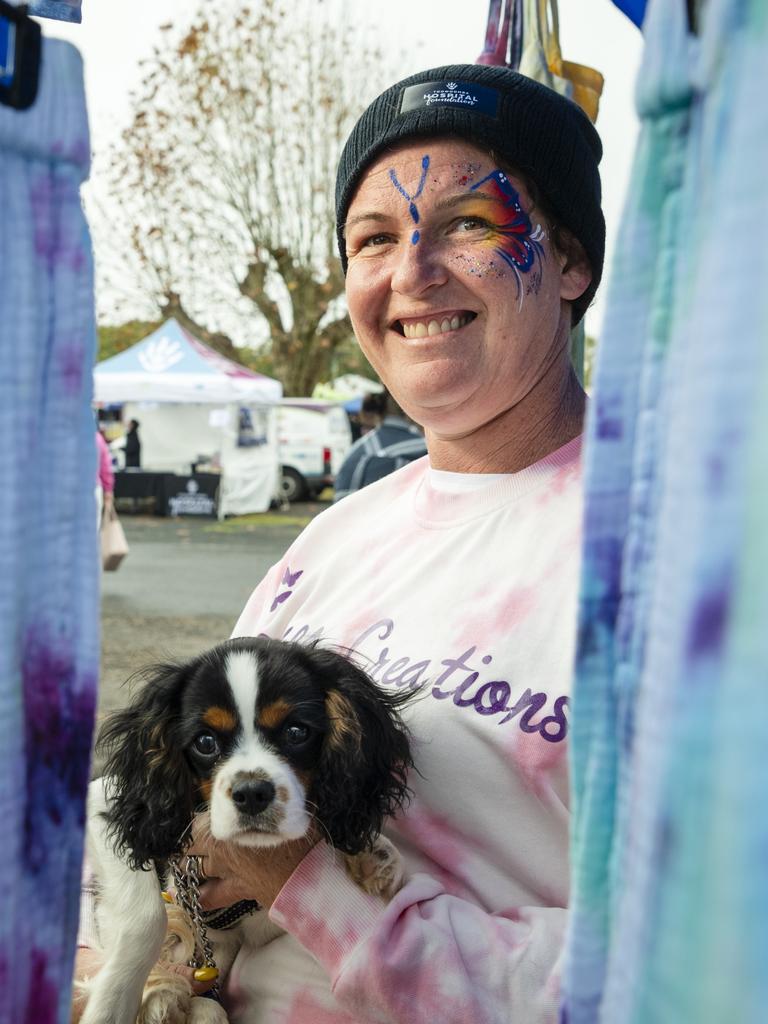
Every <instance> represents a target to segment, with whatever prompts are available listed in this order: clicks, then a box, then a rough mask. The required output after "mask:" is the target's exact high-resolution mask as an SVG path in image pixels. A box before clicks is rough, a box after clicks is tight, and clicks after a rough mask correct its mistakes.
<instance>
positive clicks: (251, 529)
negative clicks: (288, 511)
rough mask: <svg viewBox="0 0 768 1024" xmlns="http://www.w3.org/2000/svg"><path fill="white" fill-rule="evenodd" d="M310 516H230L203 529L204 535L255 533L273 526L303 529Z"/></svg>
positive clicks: (310, 519)
mask: <svg viewBox="0 0 768 1024" xmlns="http://www.w3.org/2000/svg"><path fill="white" fill-rule="evenodd" d="M312 518H313V517H312V516H292V515H285V514H281V513H277V512H257V513H254V514H253V515H248V516H232V518H231V519H225V520H223V522H221V523H213V524H211V525H210V526H205V527H203V532H204V533H255V532H256V531H257V530H268V529H270V528H271V527H274V526H291V527H294V526H298V527H300V528H302V529H303V528H304V527H305V526H307V525H308V524H309V523H311V522H312Z"/></svg>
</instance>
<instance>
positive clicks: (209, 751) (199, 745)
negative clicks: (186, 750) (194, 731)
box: [192, 732, 219, 757]
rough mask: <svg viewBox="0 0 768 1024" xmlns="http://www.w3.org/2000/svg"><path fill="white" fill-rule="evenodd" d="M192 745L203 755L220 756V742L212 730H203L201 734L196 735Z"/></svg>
mask: <svg viewBox="0 0 768 1024" xmlns="http://www.w3.org/2000/svg"><path fill="white" fill-rule="evenodd" d="M192 745H193V747H194V748H195V750H196V751H197V753H198V754H202V755H203V757H218V754H219V742H218V740H217V739H216V737H215V736H214V735H213V733H211V732H201V733H200V735H199V736H195V739H194V742H193V744H192Z"/></svg>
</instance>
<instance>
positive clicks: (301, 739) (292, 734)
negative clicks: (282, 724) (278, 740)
mask: <svg viewBox="0 0 768 1024" xmlns="http://www.w3.org/2000/svg"><path fill="white" fill-rule="evenodd" d="M283 738H284V739H285V742H286V743H288V744H290V745H291V746H292V747H297V746H299V745H300V744H301V743H306V741H307V740H308V739H309V729H308V728H307V727H306V725H289V726H287V727H286V728H285V729H284V730H283Z"/></svg>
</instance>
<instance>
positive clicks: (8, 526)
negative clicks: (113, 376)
mask: <svg viewBox="0 0 768 1024" xmlns="http://www.w3.org/2000/svg"><path fill="white" fill-rule="evenodd" d="M88 165H89V141H88V127H87V121H86V113H85V96H84V91H83V69H82V62H81V60H80V56H79V54H78V53H77V51H76V50H75V49H74V48H73V47H72V46H70V45H69V44H68V43H63V42H57V41H46V42H45V43H44V50H43V62H42V76H41V82H40V90H39V93H38V98H37V101H36V103H35V104H34V106H33V107H31V108H30V109H29V110H26V111H23V112H19V111H16V110H11V109H10V108H8V107H4V106H0V224H1V225H2V231H0V358H1V360H2V372H0V437H1V438H2V446H1V447H0V481H1V483H0V505H1V506H2V508H1V510H0V564H1V565H2V573H0V823H1V825H0V865H2V872H3V895H2V911H1V912H0V1022H2V1024H64V1022H65V1021H68V1020H69V998H70V978H71V973H72V962H73V957H74V943H75V935H76V932H77V920H78V899H79V881H80V869H81V859H82V842H83V818H84V802H85V792H86V786H87V782H88V767H89V765H88V762H89V753H90V743H91V732H92V726H93V713H94V700H95V691H96V675H97V660H98V633H97V630H98V599H97V598H98V563H97V534H96V530H95V528H94V512H95V508H94V479H95V473H96V456H95V446H94V440H93V438H94V426H93V415H92V413H91V410H90V398H91V390H92V372H91V371H92V366H93V358H94V348H95V327H94V304H93V278H92V260H91V251H90V242H89V237H88V231H87V228H86V225H85V221H84V218H83V213H82V209H81V205H80V195H79V188H80V183H81V182H82V180H83V179H84V178H85V176H86V175H87V172H88Z"/></svg>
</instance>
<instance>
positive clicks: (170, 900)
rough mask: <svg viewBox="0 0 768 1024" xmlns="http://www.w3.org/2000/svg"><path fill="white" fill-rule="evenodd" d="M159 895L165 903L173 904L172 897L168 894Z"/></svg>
mask: <svg viewBox="0 0 768 1024" xmlns="http://www.w3.org/2000/svg"><path fill="white" fill-rule="evenodd" d="M160 895H161V896H162V897H163V899H164V900H165V902H166V903H173V896H171V894H170V893H169V892H161V893H160Z"/></svg>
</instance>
